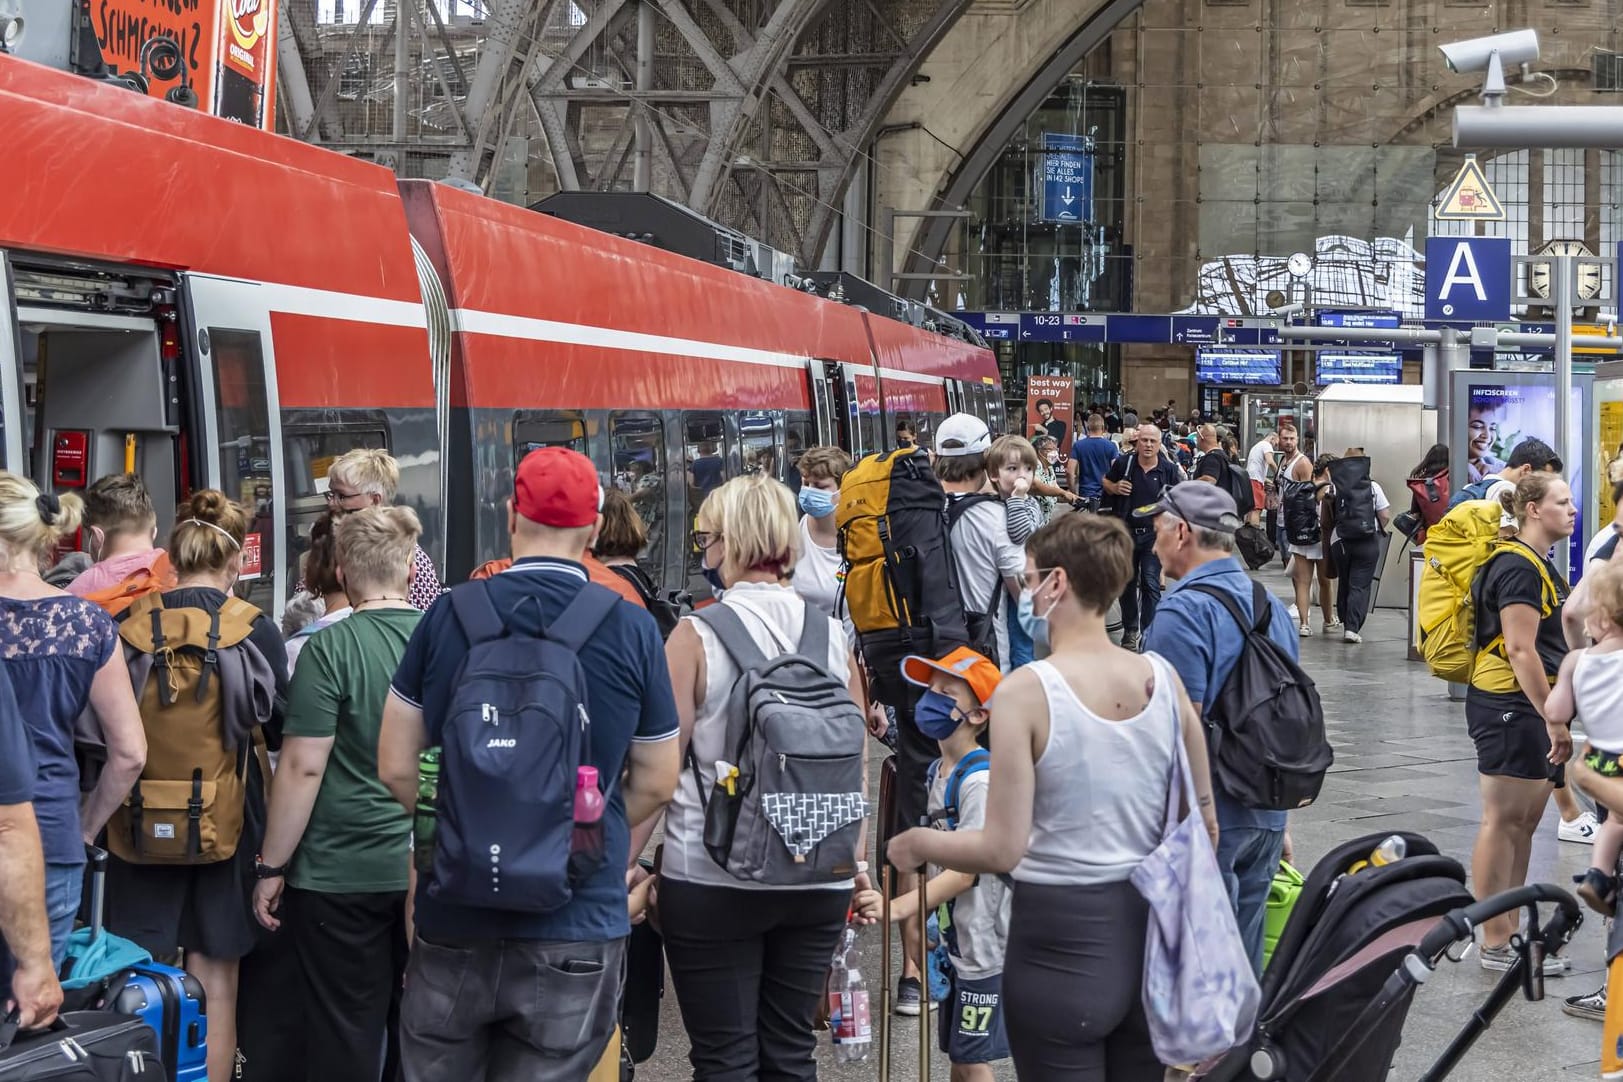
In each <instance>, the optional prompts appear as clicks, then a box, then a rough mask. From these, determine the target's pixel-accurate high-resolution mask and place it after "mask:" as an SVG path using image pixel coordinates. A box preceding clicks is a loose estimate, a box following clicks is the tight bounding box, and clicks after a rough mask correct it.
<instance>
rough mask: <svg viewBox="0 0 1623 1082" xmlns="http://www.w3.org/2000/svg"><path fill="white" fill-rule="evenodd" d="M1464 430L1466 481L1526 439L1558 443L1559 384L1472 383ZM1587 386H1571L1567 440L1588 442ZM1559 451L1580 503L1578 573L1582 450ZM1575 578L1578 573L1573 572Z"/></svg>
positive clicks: (1579, 550) (1578, 563)
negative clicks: (1569, 422) (1576, 452)
mask: <svg viewBox="0 0 1623 1082" xmlns="http://www.w3.org/2000/svg"><path fill="white" fill-rule="evenodd" d="M1468 401H1469V416H1468V418H1467V428H1466V434H1467V439H1468V441H1469V442H1468V443H1467V446H1466V473H1467V475H1468V476H1467V477H1466V482H1467V483H1472V482H1476V481H1480V480H1482V478H1483V477H1486V476H1487V475H1488V474H1491V473H1498V472H1499V471H1500V470H1501V469H1503V468H1504V467H1505V463H1506V460H1508V459H1509V458H1510V452H1512V451H1514V450H1515V449H1516V446H1517V445H1518V444H1519V443H1521V442H1522V441H1523V440H1525V439H1530V438H1534V437H1536V438H1538V439H1541V440H1543V441H1544V442H1545V443H1547V444H1549V445H1550V446H1551V447H1555V389H1554V388H1553V387H1529V386H1514V385H1513V386H1499V385H1497V384H1480V383H1473V384H1471V386H1470V392H1469V398H1468ZM1585 416H1586V415H1585V412H1584V407H1583V391H1582V389H1581V388H1579V387H1574V388H1573V389H1572V414H1571V417H1572V426H1573V432H1572V433H1571V435H1570V444H1569V446H1573V447H1587V446H1588V444H1587V443H1586V442H1585V440H1584V421H1585ZM1556 453H1557V454H1559V455H1560V456H1561V460H1562V463H1563V464H1564V465H1565V466H1566V471H1565V473H1564V474H1563V476H1564V477H1565V478H1566V480H1567V484H1568V485H1570V486H1571V487H1572V502H1573V504H1574V506H1576V507H1577V508H1578V526H1577V528H1576V529H1575V530H1573V532H1572V540H1571V542H1570V545H1571V554H1572V559H1571V563H1570V565H1569V566H1571V567H1572V569H1573V571H1574V572H1575V573H1576V572H1578V571H1579V570H1580V569H1581V568H1582V567H1583V555H1584V517H1583V506H1584V504H1583V493H1584V487H1583V486H1584V476H1583V473H1584V471H1583V465H1584V462H1583V456H1581V455H1580V456H1573V455H1569V454H1567V453H1566V452H1565V451H1563V450H1561V449H1560V448H1556ZM1574 580H1575V581H1576V574H1575V575H1574Z"/></svg>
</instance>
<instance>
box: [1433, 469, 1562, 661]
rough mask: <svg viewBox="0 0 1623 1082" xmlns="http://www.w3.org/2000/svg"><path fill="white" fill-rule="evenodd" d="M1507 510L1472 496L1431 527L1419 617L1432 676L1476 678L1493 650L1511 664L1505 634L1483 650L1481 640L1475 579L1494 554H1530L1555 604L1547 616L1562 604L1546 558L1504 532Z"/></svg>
mask: <svg viewBox="0 0 1623 1082" xmlns="http://www.w3.org/2000/svg"><path fill="white" fill-rule="evenodd" d="M1503 511H1504V509H1503V507H1501V505H1500V504H1499V502H1498V501H1497V500H1467V501H1465V502H1464V503H1460V504H1457V505H1456V506H1454V507H1453V508H1452V509H1450V510H1449V512H1448V514H1446V515H1444V516H1443V517H1442V518H1441V519H1439V520H1438V522H1437V524H1436V525H1435V526H1432V527H1431V528H1430V529H1429V530H1427V531H1426V544H1425V548H1424V550H1423V551H1424V553H1425V564H1424V566H1423V567H1422V568H1421V572H1420V593H1419V600H1418V601H1417V603H1416V607H1417V612H1416V619H1415V623H1416V624H1417V626H1418V628H1419V637H1420V641H1419V647H1420V656H1421V657H1422V658H1423V659H1424V660H1425V662H1426V667H1427V668H1429V669H1430V670H1431V673H1432V675H1433V676H1436V677H1439V678H1440V679H1443V680H1447V681H1449V682H1450V683H1455V684H1467V683H1471V681H1472V676H1473V674H1474V673H1475V670H1476V667H1477V659H1478V657H1479V654H1482V653H1490V654H1493V656H1494V657H1495V659H1496V660H1497V661H1498V662H1499V663H1501V664H1502V665H1503V666H1504V667H1505V668H1506V669H1508V667H1509V666H1508V663H1507V662H1504V639H1503V637H1502V636H1501V637H1498V638H1495V639H1494V640H1493V641H1492V642H1490V643H1488V644H1486V645H1485V646H1484V647H1482V649H1481V650H1480V651H1479V650H1478V648H1477V642H1476V602H1477V597H1476V591H1475V583H1476V578H1477V576H1478V575H1480V574H1481V572H1482V569H1483V568H1484V567H1486V566H1487V564H1488V561H1489V560H1491V559H1492V558H1493V557H1494V556H1497V555H1498V554H1500V553H1501V552H1512V553H1517V554H1519V555H1520V556H1522V557H1524V558H1526V559H1527V560H1528V561H1529V562H1530V563H1532V564H1533V565H1534V566H1535V567H1537V568H1538V571H1539V576H1540V577H1541V578H1542V579H1543V581H1544V586H1545V598H1546V602H1547V605H1549V606H1551V608H1547V609H1546V610H1545V615H1548V612H1549V611H1553V605H1555V604H1559V597H1560V595H1559V594H1558V593H1557V592H1556V587H1555V583H1554V582H1553V581H1552V580H1551V579H1550V574H1549V571H1548V569H1546V568H1545V566H1544V562H1543V561H1542V560H1540V559H1538V557H1536V556H1535V555H1534V554H1533V553H1532V552H1530V551H1529V550H1528V549H1527V547H1526V546H1525V545H1517V544H1513V543H1511V542H1510V541H1508V540H1506V539H1504V538H1501V537H1500V521H1501V516H1502V514H1503ZM1513 689H1514V675H1513V676H1512V681H1511V690H1513Z"/></svg>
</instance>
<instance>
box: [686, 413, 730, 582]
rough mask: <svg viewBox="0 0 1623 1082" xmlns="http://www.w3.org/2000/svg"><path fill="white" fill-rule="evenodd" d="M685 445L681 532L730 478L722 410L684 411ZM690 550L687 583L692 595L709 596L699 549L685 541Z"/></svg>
mask: <svg viewBox="0 0 1623 1082" xmlns="http://www.w3.org/2000/svg"><path fill="white" fill-rule="evenodd" d="M682 445H683V459H684V462H683V463H682V465H683V468H684V471H685V472H686V475H687V489H688V511H687V521H686V522H684V523H683V524H682V526H683V531H682V536H683V537H684V538H686V536H687V532H688V530H691V529H692V528H693V519H694V517H695V516H696V515H698V513H699V508H700V507H701V506H702V505H703V504H704V498H705V497H706V496H708V495H710V493H711V492H713V491H714V490H715V489H717V488H720V487H721V483H722V482H723V481H725V480H726V479H727V475H728V473H729V470H728V468H727V450H728V448H727V439H726V429H725V427H724V425H723V424H722V418H721V414H719V413H683V414H682ZM682 548H683V550H684V551H685V552H686V553H687V568H688V586H687V588H688V589H689V590H690V591H692V593H693V596H694V597H697V598H706V597H709V596H710V586H709V584H708V583H706V582H705V581H704V573H703V571H702V570H701V569H700V566H699V558H700V555H701V554H700V553H699V551H698V550H696V549H695V548H694V547H693V546H692V545H690V544H688V543H687V542H686V541H684V542H683V545H682Z"/></svg>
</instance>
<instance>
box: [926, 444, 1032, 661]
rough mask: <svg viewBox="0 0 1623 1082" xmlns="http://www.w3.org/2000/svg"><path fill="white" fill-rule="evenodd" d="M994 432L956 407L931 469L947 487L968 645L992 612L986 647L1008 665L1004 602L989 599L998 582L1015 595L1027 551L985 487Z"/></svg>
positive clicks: (994, 592)
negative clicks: (1021, 545) (989, 639)
mask: <svg viewBox="0 0 1623 1082" xmlns="http://www.w3.org/2000/svg"><path fill="white" fill-rule="evenodd" d="M991 446H992V433H991V431H990V430H989V429H988V428H987V427H986V422H985V421H982V420H981V419H980V418H979V417H974V416H971V415H970V414H967V413H955V414H953V415H952V416H951V417H948V418H947V419H946V420H945V421H943V422H942V423H941V427H940V428H938V429H937V430H936V436H935V475H936V477H937V478H938V479H939V480H940V481H941V487H942V488H943V489H945V490H946V492H947V501H948V503H947V516H948V519H949V521H951V523H952V556H953V561H954V563H955V564H956V565H957V568H958V592H959V593H960V594H961V595H962V598H963V603H964V613H965V615H966V616H967V617H968V618H969V620H970V623H971V625H972V626H971V627H970V639H971V642H970V645H972V646H974V645H977V642H976V640H978V639H979V638H980V633H981V630H982V628H983V626H984V624H985V623H986V614H987V613H988V612H991V614H992V615H991V621H990V623H991V629H990V630H991V632H992V635H991V638H992V640H993V641H995V643H996V653H995V654H994V653H993V651H992V649H990V647H991V646H992V641H988V642H986V644H985V645H986V646H987V647H988V649H986V650H985V651H984V652H985V653H986V655H987V656H988V657H991V658H993V660H995V661H996V662H997V665H998V668H999V669H1002V670H1003V671H1005V672H1007V671H1008V668H1009V628H1008V622H1007V619H1006V618H1005V615H1004V613H1005V608H1004V606H1003V605H1002V604H1001V603H998V604H993V599H994V597H995V595H996V593H997V590H998V587H999V586H1000V585H1001V586H1002V587H1003V589H1004V590H1005V591H1007V593H1008V595H1009V596H1010V597H1012V598H1014V599H1015V600H1019V598H1020V578H1021V576H1022V575H1023V574H1025V570H1026V554H1025V552H1024V551H1022V550H1021V548H1020V546H1019V545H1016V544H1015V543H1014V541H1013V540H1011V539H1010V537H1009V527H1008V520H1007V515H1006V514H1005V513H1004V510H1003V507H1002V505H1001V504H999V503H998V501H997V497H995V496H993V495H991V494H990V493H989V492H988V491H987V484H986V452H987V451H988V450H990V449H991Z"/></svg>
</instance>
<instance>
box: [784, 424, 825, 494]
mask: <svg viewBox="0 0 1623 1082" xmlns="http://www.w3.org/2000/svg"><path fill="white" fill-rule="evenodd" d="M784 418H785V419H784V423H783V428H784V437H783V455H784V462H783V466H784V469H783V480H784V483H785V484H787V485H788V486H789V487H790V488H791V489H793V490H794V491H795V492H796V493H798V492H799V491H800V469H799V464H800V456H801V455H803V454H805V453H806V448H808V447H815V446H817V425H816V422H815V421H814V420H813V419H812V415H811V414H809V413H805V412H803V411H801V410H792V411H790V412H789V413H787V414H785V415H784Z"/></svg>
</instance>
